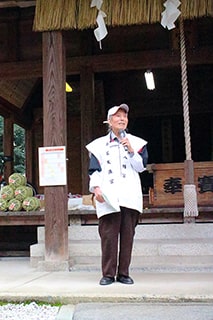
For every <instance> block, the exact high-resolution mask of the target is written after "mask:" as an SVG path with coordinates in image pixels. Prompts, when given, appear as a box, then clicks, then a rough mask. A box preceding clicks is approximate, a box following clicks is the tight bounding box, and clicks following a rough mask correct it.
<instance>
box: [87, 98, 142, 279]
mask: <svg viewBox="0 0 213 320" xmlns="http://www.w3.org/2000/svg"><path fill="white" fill-rule="evenodd" d="M128 112H129V107H128V106H127V105H126V104H121V105H119V106H114V107H112V108H110V109H109V111H108V115H107V120H106V121H104V122H105V123H107V124H108V134H107V135H105V136H102V137H99V138H97V139H95V140H94V141H92V142H91V143H89V144H88V145H87V146H86V148H87V150H88V151H89V154H90V164H89V176H90V182H89V189H90V191H91V192H92V193H94V195H95V199H96V212H97V216H98V218H99V234H100V238H101V250H102V278H101V280H100V285H108V284H111V283H113V282H114V281H115V277H116V280H117V281H118V282H121V283H124V284H133V283H134V281H133V279H132V278H131V277H130V276H129V266H130V262H131V255H132V247H133V240H134V234H135V227H136V225H137V223H138V217H139V214H140V213H141V212H142V208H143V197H142V189H141V182H140V176H139V172H142V171H144V170H145V166H146V164H147V160H148V153H147V148H146V144H147V142H146V141H145V140H143V139H142V138H139V137H136V136H134V135H131V134H129V133H126V129H127V125H128Z"/></svg>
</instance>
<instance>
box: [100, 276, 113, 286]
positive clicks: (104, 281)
mask: <svg viewBox="0 0 213 320" xmlns="http://www.w3.org/2000/svg"><path fill="white" fill-rule="evenodd" d="M113 282H115V278H113V277H103V278H101V280H100V282H99V284H100V285H101V286H106V285H108V284H111V283H113Z"/></svg>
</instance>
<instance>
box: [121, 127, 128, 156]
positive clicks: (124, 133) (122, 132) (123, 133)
mask: <svg viewBox="0 0 213 320" xmlns="http://www.w3.org/2000/svg"><path fill="white" fill-rule="evenodd" d="M119 135H120V137H121V139H123V138H125V137H126V131H125V130H119ZM124 150H125V151H128V147H127V146H124Z"/></svg>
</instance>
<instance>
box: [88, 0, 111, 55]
mask: <svg viewBox="0 0 213 320" xmlns="http://www.w3.org/2000/svg"><path fill="white" fill-rule="evenodd" d="M102 4H103V0H92V2H91V4H90V7H91V8H92V7H96V8H97V9H98V15H97V18H96V22H97V25H98V27H97V28H96V29H95V30H94V35H95V37H96V40H97V41H98V42H99V45H100V49H102V47H101V40H102V39H104V38H105V37H106V35H107V34H108V31H107V28H106V24H105V21H104V18H106V14H105V12H103V11H102V10H101V6H102Z"/></svg>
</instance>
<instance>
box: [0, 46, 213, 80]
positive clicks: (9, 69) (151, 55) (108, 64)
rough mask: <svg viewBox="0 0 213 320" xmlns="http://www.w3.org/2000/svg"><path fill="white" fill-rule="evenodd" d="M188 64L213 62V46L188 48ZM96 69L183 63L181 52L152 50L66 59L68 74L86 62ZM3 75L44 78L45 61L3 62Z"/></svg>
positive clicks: (162, 65)
mask: <svg viewBox="0 0 213 320" xmlns="http://www.w3.org/2000/svg"><path fill="white" fill-rule="evenodd" d="M187 63H188V65H190V66H191V65H192V66H193V65H202V64H213V46H209V47H202V48H195V49H193V50H192V49H190V50H187ZM86 65H87V66H91V68H92V69H93V71H94V72H106V71H108V72H113V71H128V70H141V69H146V68H172V67H177V66H180V52H179V51H171V50H152V51H151V50H150V51H138V52H127V53H114V54H102V55H97V56H82V57H72V58H67V60H66V74H67V75H75V74H80V72H81V69H82V68H83V67H84V66H86ZM0 78H2V79H31V78H42V62H41V61H18V62H5V63H0Z"/></svg>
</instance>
